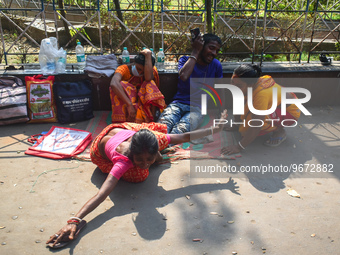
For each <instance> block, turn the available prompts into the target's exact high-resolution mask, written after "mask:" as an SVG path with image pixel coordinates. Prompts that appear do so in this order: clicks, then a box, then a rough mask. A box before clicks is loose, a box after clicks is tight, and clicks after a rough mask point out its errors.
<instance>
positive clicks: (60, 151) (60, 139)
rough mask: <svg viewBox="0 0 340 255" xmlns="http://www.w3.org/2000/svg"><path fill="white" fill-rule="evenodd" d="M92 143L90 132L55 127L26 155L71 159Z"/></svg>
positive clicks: (29, 149)
mask: <svg viewBox="0 0 340 255" xmlns="http://www.w3.org/2000/svg"><path fill="white" fill-rule="evenodd" d="M33 140H35V139H33ZM91 141H92V135H91V133H90V132H87V131H84V130H80V129H74V128H65V127H56V126H53V127H52V128H51V129H50V131H48V133H47V134H45V135H43V136H41V137H40V138H38V139H37V142H36V143H35V144H34V145H33V146H32V147H30V148H28V150H26V151H25V154H28V155H33V156H39V157H45V158H52V159H65V158H71V157H73V156H75V155H77V154H79V153H81V152H83V151H84V150H85V149H86V147H87V146H88V145H89V143H91Z"/></svg>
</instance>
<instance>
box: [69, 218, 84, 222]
mask: <svg viewBox="0 0 340 255" xmlns="http://www.w3.org/2000/svg"><path fill="white" fill-rule="evenodd" d="M70 220H78V221H79V223H80V222H82V219H81V218H78V217H71V218H70Z"/></svg>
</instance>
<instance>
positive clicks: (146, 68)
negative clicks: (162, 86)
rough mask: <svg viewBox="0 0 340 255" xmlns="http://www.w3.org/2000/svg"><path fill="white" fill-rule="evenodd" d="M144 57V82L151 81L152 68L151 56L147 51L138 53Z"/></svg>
mask: <svg viewBox="0 0 340 255" xmlns="http://www.w3.org/2000/svg"><path fill="white" fill-rule="evenodd" d="M140 53H141V54H143V55H144V56H145V64H144V79H145V81H151V80H153V78H154V77H153V66H152V59H151V57H152V54H151V51H150V50H149V49H145V50H142V51H141V52H140Z"/></svg>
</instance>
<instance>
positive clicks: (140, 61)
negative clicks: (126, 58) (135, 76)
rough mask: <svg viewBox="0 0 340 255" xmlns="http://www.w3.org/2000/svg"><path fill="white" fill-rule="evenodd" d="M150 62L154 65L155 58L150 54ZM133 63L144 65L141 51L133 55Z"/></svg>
mask: <svg viewBox="0 0 340 255" xmlns="http://www.w3.org/2000/svg"><path fill="white" fill-rule="evenodd" d="M151 62H152V66H154V65H155V62H156V59H155V58H154V56H151ZM135 63H137V64H141V65H142V66H144V65H145V56H144V55H143V54H142V53H138V55H136V56H135Z"/></svg>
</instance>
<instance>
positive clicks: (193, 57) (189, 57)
mask: <svg viewBox="0 0 340 255" xmlns="http://www.w3.org/2000/svg"><path fill="white" fill-rule="evenodd" d="M189 58H193V59H195V60H196V62H197V58H196V57H195V56H193V55H191V56H189Z"/></svg>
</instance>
